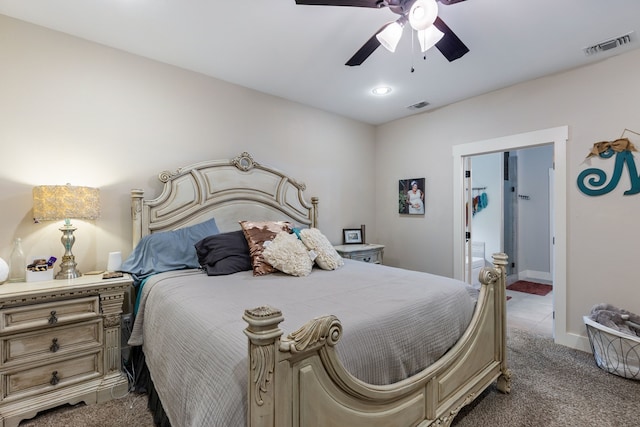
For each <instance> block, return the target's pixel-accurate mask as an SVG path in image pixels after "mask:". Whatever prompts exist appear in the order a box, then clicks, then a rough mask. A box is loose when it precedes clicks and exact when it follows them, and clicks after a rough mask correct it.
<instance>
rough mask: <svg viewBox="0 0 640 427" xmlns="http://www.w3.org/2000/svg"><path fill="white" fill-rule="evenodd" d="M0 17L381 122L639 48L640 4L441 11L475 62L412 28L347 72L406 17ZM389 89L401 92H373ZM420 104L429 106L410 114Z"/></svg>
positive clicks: (270, 6) (277, 11) (146, 12)
mask: <svg viewBox="0 0 640 427" xmlns="http://www.w3.org/2000/svg"><path fill="white" fill-rule="evenodd" d="M0 14H4V15H8V16H11V17H14V18H18V19H22V20H24V21H28V22H32V23H35V24H38V25H42V26H44V27H48V28H52V29H55V30H59V31H62V32H65V33H68V34H72V35H75V36H78V37H81V38H84V39H87V40H91V41H95V42H98V43H102V44H104V45H107V46H112V47H115V48H118V49H122V50H125V51H128V52H132V53H135V54H138V55H141V56H144V57H147V58H151V59H155V60H158V61H162V62H165V63H168V64H173V65H176V66H179V67H182V68H185V69H189V70H193V71H197V72H200V73H203V74H207V75H210V76H213V77H217V78H219V79H222V80H226V81H228V82H232V83H236V84H239V85H242V86H246V87H249V88H252V89H256V90H258V91H261V92H265V93H268V94H272V95H276V96H279V97H282V98H285V99H289V100H292V101H297V102H300V103H303V104H307V105H310V106H313V107H317V108H320V109H323V110H326V111H330V112H334V113H337V114H340V115H344V116H347V117H351V118H354V119H356V120H360V121H363V122H367V123H371V124H381V123H385V122H388V121H391V120H394V119H398V118H401V117H405V116H408V115H411V114H416V112H421V111H427V110H429V109H433V108H438V107H442V106H444V105H447V104H450V103H452V102H455V101H459V100H461V99H465V98H469V97H472V96H475V95H479V94H482V93H486V92H489V91H492V90H495V89H498V88H502V87H506V86H510V85H512V84H514V83H518V82H521V81H526V80H530V79H534V78H537V77H541V76H545V75H548V74H552V73H556V72H559V71H562V70H567V69H570V68H574V67H579V66H582V65H585V64H588V63H592V62H595V61H599V60H602V59H604V58H607V57H609V56H612V55H617V54H620V53H623V52H626V51H628V50H630V49H636V48H638V47H640V41H639V40H638V36H639V35H640V0H506V1H505V0H466V1H464V2H462V3H458V4H453V5H449V6H447V5H442V4H439V16H440V17H441V18H442V19H443V20H444V21H445V22H446V23H447V24H448V25H449V27H451V29H452V30H453V31H454V32H455V33H456V34H457V35H458V37H460V38H461V39H462V41H463V42H464V43H465V44H466V45H467V46H468V47H469V49H470V52H469V53H468V54H467V55H465V56H463V57H462V58H460V59H458V60H457V61H454V62H451V63H449V62H448V61H447V60H446V59H445V58H444V57H443V56H442V54H441V53H440V52H439V51H438V50H437V49H435V48H433V49H431V50H429V51H428V52H427V53H426V60H423V58H422V55H421V54H419V53H417V47H418V46H417V41H416V42H415V45H416V46H414V50H413V51H412V42H411V38H412V37H410V35H411V34H410V31H409V26H407V27H406V28H405V32H404V36H403V38H402V40H401V41H400V44H399V46H398V48H397V50H396V52H395V53H390V52H388V51H386V50H385V49H384V48H383V47H379V48H378V49H377V50H376V51H375V52H374V53H373V54H372V55H371V56H370V57H369V59H368V60H367V61H365V62H364V63H363V65H361V66H359V67H347V66H345V65H344V63H345V62H346V61H347V60H348V59H349V58H350V57H351V56H352V55H353V54H354V53H355V52H356V51H357V50H358V49H359V48H360V46H362V44H363V43H364V42H365V41H366V40H368V39H369V37H371V36H372V35H373V34H374V33H375V32H376V31H377V30H378V29H379V28H380V27H381V26H382V25H384V24H385V23H387V22H390V21H393V20H395V19H396V18H397V17H398V15H395V14H394V13H392V12H391V11H390V10H389V9H388V8H383V9H369V8H356V7H337V6H307V5H296V4H295V0H270V1H267V0H229V1H221V0H187V1H185V0H0ZM632 31H633V32H635V33H634V34H633V35H632V42H631V43H630V44H627V45H625V46H621V47H618V48H616V49H612V50H609V51H606V52H601V53H599V54H596V55H592V56H587V55H585V53H584V52H583V50H582V49H583V48H585V47H587V46H590V45H594V44H597V43H600V42H602V41H606V40H609V39H612V38H616V37H618V36H620V35H623V34H627V33H629V32H632ZM412 52H413V53H412ZM412 66H413V67H414V68H415V71H414V72H413V73H412V72H411V67H412ZM639 73H640V70H639ZM380 84H384V85H388V86H391V87H392V88H393V92H392V93H391V94H390V95H388V96H386V97H376V96H374V95H372V94H371V89H372V88H373V87H374V86H376V85H380ZM420 101H427V102H429V103H430V105H429V106H428V107H426V108H423V109H421V110H418V111H414V110H409V109H407V107H408V106H410V105H413V104H415V103H417V102H420Z"/></svg>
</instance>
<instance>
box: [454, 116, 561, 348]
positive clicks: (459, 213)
mask: <svg viewBox="0 0 640 427" xmlns="http://www.w3.org/2000/svg"><path fill="white" fill-rule="evenodd" d="M567 139H568V127H567V126H562V127H557V128H551V129H544V130H539V131H534V132H528V133H524V134H517V135H511V136H506V137H501V138H495V139H490V140H483V141H476V142H472V143H468V144H462V145H457V146H454V147H453V172H454V176H453V183H454V187H453V188H454V194H456V196H455V197H454V230H453V231H454V232H453V235H454V236H453V237H454V254H453V255H454V277H455V278H457V279H460V280H464V278H465V265H466V262H465V258H466V256H467V254H466V253H465V243H466V211H465V206H466V204H465V202H466V199H465V188H466V187H468V186H467V185H466V182H465V177H464V166H465V164H467V162H468V161H469V158H470V157H472V156H475V155H481V154H488V153H502V152H505V151H512V150H519V149H524V148H528V147H536V146H541V145H546V144H551V145H552V146H553V163H554V165H555V179H554V180H553V185H554V188H553V194H554V196H553V207H554V213H553V220H552V225H551V226H552V227H553V230H555V235H554V241H555V245H554V247H553V266H554V268H553V269H552V270H553V271H552V280H553V284H554V297H553V298H554V300H553V311H554V314H555V316H554V318H555V319H554V327H553V334H554V337H555V340H556V342H558V343H561V344H562V343H566V342H568V341H569V340H570V337H568V335H567V333H566V200H565V195H566V174H567V171H566V141H567ZM470 255H471V254H470V253H469V254H468V256H470ZM487 258H490V253H489V254H488V255H487Z"/></svg>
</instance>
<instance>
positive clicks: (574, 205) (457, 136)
mask: <svg viewBox="0 0 640 427" xmlns="http://www.w3.org/2000/svg"><path fill="white" fill-rule="evenodd" d="M639 67H640V50H635V51H632V52H630V53H627V54H625V55H620V56H616V57H612V58H610V59H607V60H604V61H601V62H598V63H595V64H593V65H591V66H588V67H584V68H580V69H576V70H573V71H570V72H566V73H562V74H558V75H554V76H550V77H547V78H542V79H539V80H534V81H530V82H527V83H524V84H520V85H516V86H513V87H510V88H507V89H504V90H500V91H496V92H493V93H490V94H486V95H483V96H479V97H475V98H472V99H468V100H465V101H462V102H459V103H456V104H453V105H450V106H447V107H445V108H441V109H439V110H436V111H433V112H427V113H424V114H421V115H418V116H413V117H410V118H407V119H403V120H397V121H395V122H392V123H388V124H386V125H383V126H380V127H379V128H378V132H377V146H376V172H377V173H376V197H377V198H376V211H377V212H378V216H377V220H376V222H377V227H378V238H379V239H380V241H382V242H383V243H385V244H386V245H387V247H386V249H385V261H387V262H388V263H391V264H395V265H400V266H404V267H409V268H414V269H418V270H423V271H428V272H432V273H435V274H440V275H447V276H449V275H452V274H453V262H452V250H453V242H452V236H453V217H452V214H451V213H452V206H453V197H454V194H453V186H452V183H451V180H452V173H453V171H452V169H453V166H452V163H453V162H452V160H451V159H452V147H453V146H454V145H457V144H466V143H472V142H474V141H481V140H486V139H491V138H497V137H503V136H507V135H513V134H520V133H524V132H530V131H535V130H538V129H547V128H554V127H557V126H564V125H568V126H569V140H568V142H567V163H568V164H567V183H566V187H567V194H566V200H567V230H566V232H567V242H566V243H567V284H566V298H567V304H566V305H567V306H566V312H567V318H566V324H567V333H568V334H574V335H585V331H584V326H583V323H582V315H583V314H587V313H588V312H589V310H590V308H591V307H592V305H593V304H596V303H599V302H608V303H611V304H615V305H618V306H621V307H625V308H627V309H629V310H631V311H634V312H640V299H639V298H638V297H637V296H638V279H637V276H638V274H637V271H636V268H635V266H636V262H637V258H638V250H637V242H638V241H640V227H639V226H638V220H637V213H638V212H640V210H639V208H640V195H633V196H624V195H623V192H624V191H625V190H627V189H629V187H630V186H629V178H628V176H629V175H628V171H627V169H626V168H625V170H624V172H623V177H622V180H621V181H620V184H619V185H618V187H617V188H616V189H615V190H614V191H613V192H611V193H609V194H607V195H603V196H599V197H588V196H585V195H584V194H583V193H581V192H580V191H579V190H578V188H577V185H576V179H577V176H578V174H579V173H580V172H581V171H582V170H583V169H585V168H586V167H587V165H585V164H584V163H583V161H584V160H585V156H586V155H587V154H588V152H589V150H590V149H591V147H592V145H593V144H594V143H595V142H598V141H603V140H613V139H616V138H618V137H620V135H621V134H622V132H623V131H624V129H625V128H628V129H631V130H635V131H636V132H640V107H639V105H638V99H640V84H639V83H640V82H639V80H638V73H637V70H638V68H639ZM625 136H631V140H632V141H634V140H635V142H636V146H640V137H638V136H637V135H633V134H627V135H625ZM636 157H637V155H636ZM612 163H613V160H607V161H604V160H600V159H597V160H594V161H593V162H592V165H593V166H597V167H600V168H603V169H605V170H606V169H607V168H609V170H611V166H612ZM609 175H610V174H609ZM406 176H425V177H426V179H427V185H426V187H427V188H426V198H427V202H426V206H427V210H426V215H425V217H424V218H420V217H418V218H413V217H404V216H399V215H398V214H397V208H396V205H397V202H396V201H395V200H396V188H397V180H398V179H401V178H404V177H406ZM583 342H584V341H583Z"/></svg>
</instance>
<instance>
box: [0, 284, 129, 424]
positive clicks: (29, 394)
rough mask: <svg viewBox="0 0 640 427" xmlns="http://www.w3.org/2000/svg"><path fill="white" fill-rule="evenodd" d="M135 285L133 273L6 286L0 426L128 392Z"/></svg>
mask: <svg viewBox="0 0 640 427" xmlns="http://www.w3.org/2000/svg"><path fill="white" fill-rule="evenodd" d="M129 286H131V278H130V277H129V276H128V275H124V277H120V278H115V279H103V278H102V275H96V276H89V275H85V276H82V277H78V278H76V279H70V280H50V281H42V282H21V283H9V284H5V285H2V286H0V355H1V359H0V387H1V389H2V393H1V394H0V425H2V426H4V427H13V426H17V425H18V424H19V423H20V421H21V420H22V419H25V418H32V417H34V416H35V415H36V414H37V413H38V412H39V411H42V410H44V409H49V408H52V407H55V406H59V405H62V404H65V403H71V404H75V403H78V402H80V401H84V402H85V403H87V404H91V403H100V402H105V401H107V400H111V399H113V398H114V397H118V396H122V395H124V394H125V393H126V392H127V389H128V382H127V379H126V377H125V376H124V375H123V374H122V372H121V354H120V320H121V313H122V303H123V300H124V294H125V291H126V290H127V288H128V287H129Z"/></svg>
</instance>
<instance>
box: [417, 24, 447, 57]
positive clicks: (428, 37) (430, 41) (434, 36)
mask: <svg viewBox="0 0 640 427" xmlns="http://www.w3.org/2000/svg"><path fill="white" fill-rule="evenodd" d="M442 37H444V33H443V32H442V31H440V30H439V29H437V28H436V26H435V25H431V26H430V27H427V28H426V29H424V30H420V31H418V41H419V42H420V51H422V52H426V51H428V50H429V49H431V48H432V47H433V46H434V45H435V44H436V43H438V42H439V41H440V39H442Z"/></svg>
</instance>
